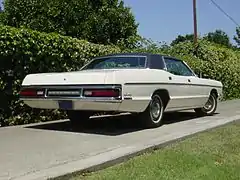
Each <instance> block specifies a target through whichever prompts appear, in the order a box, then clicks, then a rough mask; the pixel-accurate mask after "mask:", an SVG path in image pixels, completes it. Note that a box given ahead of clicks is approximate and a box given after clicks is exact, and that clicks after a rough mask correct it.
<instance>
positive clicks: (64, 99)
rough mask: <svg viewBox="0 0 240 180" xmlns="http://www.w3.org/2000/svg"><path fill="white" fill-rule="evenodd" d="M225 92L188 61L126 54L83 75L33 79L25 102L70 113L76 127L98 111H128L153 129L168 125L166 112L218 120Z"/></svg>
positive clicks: (99, 61)
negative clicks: (185, 112) (190, 112)
mask: <svg viewBox="0 0 240 180" xmlns="http://www.w3.org/2000/svg"><path fill="white" fill-rule="evenodd" d="M222 88H223V85H222V83H221V82H219V81H216V80H211V79H204V78H199V77H198V76H197V75H195V73H194V72H193V71H192V70H191V69H190V67H189V66H188V65H187V64H186V63H185V62H184V61H182V60H179V59H176V58H173V57H167V56H162V55H159V54H150V53H123V54H111V55H107V56H103V57H98V58H95V59H93V60H91V61H90V62H89V63H87V64H86V65H85V66H83V67H82V68H81V69H80V70H79V71H74V72H60V73H39V74H29V75H27V76H26V77H25V78H24V80H23V82H22V89H21V91H20V99H21V100H23V101H24V102H25V103H26V104H27V105H28V106H30V107H32V108H41V109H63V110H66V111H67V114H68V117H69V119H70V121H71V122H72V123H74V124H76V123H81V122H84V121H86V120H87V119H89V117H90V116H92V115H93V113H96V112H117V113H123V112H128V113H134V114H137V116H138V119H139V121H141V122H143V123H144V125H145V127H148V128H153V127H158V126H160V125H161V124H162V117H163V113H164V112H170V111H181V110H190V109H194V110H195V112H196V113H197V114H199V115H213V114H214V113H215V111H216V108H217V103H218V101H219V99H220V98H221V97H222Z"/></svg>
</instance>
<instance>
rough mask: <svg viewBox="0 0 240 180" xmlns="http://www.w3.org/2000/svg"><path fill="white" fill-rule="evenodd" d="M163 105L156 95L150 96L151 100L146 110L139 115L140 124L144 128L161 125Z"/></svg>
mask: <svg viewBox="0 0 240 180" xmlns="http://www.w3.org/2000/svg"><path fill="white" fill-rule="evenodd" d="M163 111H164V104H163V101H162V99H161V97H160V96H159V95H158V94H154V95H153V96H152V100H151V102H150V104H149V105H148V107H147V109H146V110H145V111H144V112H143V113H140V114H139V118H140V121H141V123H142V124H143V125H144V127H146V128H156V127H159V126H161V125H162V117H163Z"/></svg>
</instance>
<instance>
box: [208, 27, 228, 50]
mask: <svg viewBox="0 0 240 180" xmlns="http://www.w3.org/2000/svg"><path fill="white" fill-rule="evenodd" d="M203 39H206V40H207V41H210V42H213V43H216V44H220V45H223V46H226V47H231V42H230V39H229V37H228V35H227V34H226V33H225V32H224V31H222V30H220V29H217V30H216V31H215V32H209V33H208V34H207V35H205V36H204V37H203Z"/></svg>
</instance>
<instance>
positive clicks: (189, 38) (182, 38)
mask: <svg viewBox="0 0 240 180" xmlns="http://www.w3.org/2000/svg"><path fill="white" fill-rule="evenodd" d="M193 38H194V35H193V34H186V35H184V36H182V35H178V37H177V38H176V39H175V40H173V41H172V42H171V44H170V45H171V46H174V45H176V44H178V43H180V42H185V41H191V42H193Z"/></svg>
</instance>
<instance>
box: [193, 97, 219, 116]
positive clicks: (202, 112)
mask: <svg viewBox="0 0 240 180" xmlns="http://www.w3.org/2000/svg"><path fill="white" fill-rule="evenodd" d="M194 110H195V112H196V113H197V115H199V116H212V115H213V114H214V113H215V112H216V110H217V96H216V95H215V94H213V93H212V94H211V95H210V96H209V98H208V101H207V103H206V104H205V106H204V107H202V108H197V109H194Z"/></svg>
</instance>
